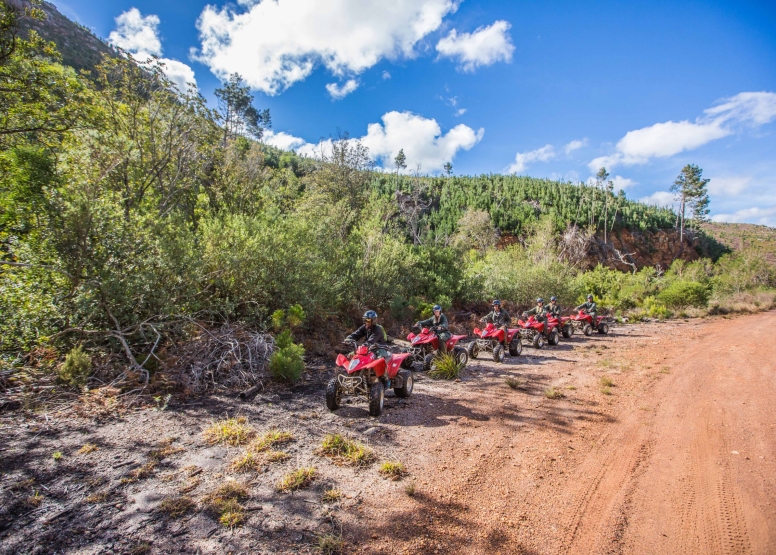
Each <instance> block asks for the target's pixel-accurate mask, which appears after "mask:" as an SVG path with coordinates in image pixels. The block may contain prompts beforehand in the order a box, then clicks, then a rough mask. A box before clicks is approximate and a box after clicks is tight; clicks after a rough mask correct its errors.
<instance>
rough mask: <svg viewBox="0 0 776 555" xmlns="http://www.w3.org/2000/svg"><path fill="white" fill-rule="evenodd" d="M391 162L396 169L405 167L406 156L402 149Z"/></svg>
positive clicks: (399, 169) (398, 170)
mask: <svg viewBox="0 0 776 555" xmlns="http://www.w3.org/2000/svg"><path fill="white" fill-rule="evenodd" d="M393 164H394V166H396V171H397V172H400V171H401V170H404V169H407V156H406V155H405V154H404V149H403V148H402V149H400V150H399V154H397V155H396V158H394V159H393Z"/></svg>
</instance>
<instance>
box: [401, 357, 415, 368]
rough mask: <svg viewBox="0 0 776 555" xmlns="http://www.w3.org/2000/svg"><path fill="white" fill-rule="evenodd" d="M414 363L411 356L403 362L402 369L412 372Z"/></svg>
mask: <svg viewBox="0 0 776 555" xmlns="http://www.w3.org/2000/svg"><path fill="white" fill-rule="evenodd" d="M412 362H413V360H412V355H410V356H408V357H407V358H405V359H404V360H402V361H401V367H402V368H404V369H406V370H412Z"/></svg>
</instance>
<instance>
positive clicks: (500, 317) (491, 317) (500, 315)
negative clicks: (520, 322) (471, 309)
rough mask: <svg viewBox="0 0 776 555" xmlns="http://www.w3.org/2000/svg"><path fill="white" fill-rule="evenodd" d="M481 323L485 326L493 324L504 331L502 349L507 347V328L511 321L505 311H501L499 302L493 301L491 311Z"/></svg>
mask: <svg viewBox="0 0 776 555" xmlns="http://www.w3.org/2000/svg"><path fill="white" fill-rule="evenodd" d="M481 321H482V322H485V323H486V324H493V325H494V326H496V327H497V328H498V329H501V330H504V347H507V326H508V325H509V323H510V322H511V321H512V318H511V317H510V316H509V313H508V312H507V311H506V310H502V309H501V301H499V300H498V299H496V300H494V301H493V310H492V311H491V312H489V313H488V314H487V316H485V317H484V318H483V319H482V320H481Z"/></svg>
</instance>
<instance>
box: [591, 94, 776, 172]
mask: <svg viewBox="0 0 776 555" xmlns="http://www.w3.org/2000/svg"><path fill="white" fill-rule="evenodd" d="M774 119H776V93H769V92H758V93H752V92H744V93H739V94H737V95H736V96H733V97H730V98H727V99H724V100H723V101H722V102H720V103H719V104H718V105H717V106H714V107H712V108H709V109H707V110H705V111H704V113H703V116H701V117H699V118H697V119H696V120H695V122H691V121H687V120H685V121H667V122H664V123H656V124H655V125H652V126H650V127H644V128H642V129H636V130H635V131H629V132H628V133H626V134H625V136H624V137H623V138H622V139H620V141H619V142H618V143H617V146H616V147H615V152H614V153H612V154H610V155H608V156H601V157H599V158H596V159H595V160H592V161H591V162H590V164H588V167H589V168H590V169H591V170H592V171H596V170H597V169H598V168H600V167H602V166H603V167H607V168H609V169H611V168H612V167H614V166H615V165H619V164H624V165H626V166H630V165H634V164H645V163H647V162H649V161H650V160H651V159H652V158H667V157H669V156H673V155H675V154H679V153H680V152H684V151H686V150H694V149H696V148H698V147H700V146H703V145H705V144H707V143H709V142H711V141H715V140H717V139H721V138H723V137H727V136H728V135H732V134H734V133H738V132H739V131H740V129H741V128H742V127H744V126H747V127H757V126H760V125H765V124H766V123H770V122H771V121H773V120H774Z"/></svg>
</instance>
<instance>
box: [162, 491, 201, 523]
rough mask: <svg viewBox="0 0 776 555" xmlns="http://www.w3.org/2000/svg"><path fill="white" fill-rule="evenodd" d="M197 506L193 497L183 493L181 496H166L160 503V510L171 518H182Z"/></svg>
mask: <svg viewBox="0 0 776 555" xmlns="http://www.w3.org/2000/svg"><path fill="white" fill-rule="evenodd" d="M194 507H196V503H194V500H193V499H192V498H191V497H187V496H185V495H182V496H180V497H165V498H164V499H162V502H161V503H160V504H159V511H161V512H163V513H165V514H166V515H167V516H169V517H170V518H180V517H182V516H183V515H185V514H186V513H188V512H189V511H191V510H192V509H193V508H194Z"/></svg>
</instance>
